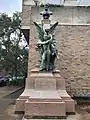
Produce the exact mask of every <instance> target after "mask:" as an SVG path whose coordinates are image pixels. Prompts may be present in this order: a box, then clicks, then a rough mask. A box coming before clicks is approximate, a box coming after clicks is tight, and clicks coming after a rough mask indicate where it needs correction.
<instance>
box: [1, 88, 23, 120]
mask: <svg viewBox="0 0 90 120" xmlns="http://www.w3.org/2000/svg"><path fill="white" fill-rule="evenodd" d="M17 89H19V88H18V87H0V120H21V118H22V115H16V114H15V99H16V98H15V97H17V96H18V95H16V96H13V95H12V94H10V93H12V92H14V91H16V90H17ZM8 94H10V96H11V97H10V96H7V95H8ZM18 94H19V93H18Z"/></svg>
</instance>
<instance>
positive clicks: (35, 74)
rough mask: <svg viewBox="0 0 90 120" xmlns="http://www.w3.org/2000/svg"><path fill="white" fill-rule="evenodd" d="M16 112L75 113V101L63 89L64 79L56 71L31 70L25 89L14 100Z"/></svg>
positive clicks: (32, 114)
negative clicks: (41, 71)
mask: <svg viewBox="0 0 90 120" xmlns="http://www.w3.org/2000/svg"><path fill="white" fill-rule="evenodd" d="M16 112H18V113H20V112H24V113H25V116H26V117H30V116H61V117H65V116H66V113H69V114H70V113H75V103H74V101H73V100H72V99H71V97H70V96H69V95H68V94H67V92H66V90H65V80H64V79H63V78H62V77H61V76H60V73H59V72H58V71H55V72H54V73H40V72H39V71H37V70H33V71H32V73H31V76H30V78H27V80H26V87H25V91H24V92H23V93H22V94H21V95H20V97H19V98H18V99H17V100H16Z"/></svg>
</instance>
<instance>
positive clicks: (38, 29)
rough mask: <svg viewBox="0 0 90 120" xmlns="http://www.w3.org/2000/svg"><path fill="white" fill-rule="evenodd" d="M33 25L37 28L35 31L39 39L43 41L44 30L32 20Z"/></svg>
mask: <svg viewBox="0 0 90 120" xmlns="http://www.w3.org/2000/svg"><path fill="white" fill-rule="evenodd" d="M33 23H34V25H35V26H36V29H37V32H38V37H39V39H40V40H41V41H44V37H43V36H44V31H43V29H42V28H41V27H40V26H39V25H38V24H37V23H36V22H33Z"/></svg>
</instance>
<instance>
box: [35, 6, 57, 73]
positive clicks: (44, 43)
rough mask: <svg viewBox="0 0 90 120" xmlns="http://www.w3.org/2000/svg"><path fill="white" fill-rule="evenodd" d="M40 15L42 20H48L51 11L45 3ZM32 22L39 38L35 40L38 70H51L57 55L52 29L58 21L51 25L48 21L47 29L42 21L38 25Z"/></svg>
mask: <svg viewBox="0 0 90 120" xmlns="http://www.w3.org/2000/svg"><path fill="white" fill-rule="evenodd" d="M40 15H42V16H43V20H46V21H48V20H49V17H50V15H52V12H50V11H49V9H48V5H47V4H46V5H45V10H44V11H43V12H41V13H40ZM34 24H35V26H36V29H37V32H38V38H39V40H38V42H37V47H38V50H39V53H40V70H41V71H43V70H45V71H52V70H53V69H54V67H55V66H54V63H55V58H56V57H57V49H56V44H55V43H56V42H55V39H54V30H55V28H56V26H57V25H58V22H56V23H55V24H54V25H52V26H51V25H50V23H48V25H49V26H51V27H49V28H48V29H47V28H44V23H42V24H41V26H40V25H38V24H37V23H36V22H34Z"/></svg>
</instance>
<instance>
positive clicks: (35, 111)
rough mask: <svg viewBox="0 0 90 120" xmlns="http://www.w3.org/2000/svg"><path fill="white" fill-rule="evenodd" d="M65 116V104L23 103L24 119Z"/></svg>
mask: <svg viewBox="0 0 90 120" xmlns="http://www.w3.org/2000/svg"><path fill="white" fill-rule="evenodd" d="M31 116H60V117H61V116H62V117H65V116H66V112H65V102H30V101H28V100H27V101H26V102H25V117H26V118H29V117H31Z"/></svg>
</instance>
